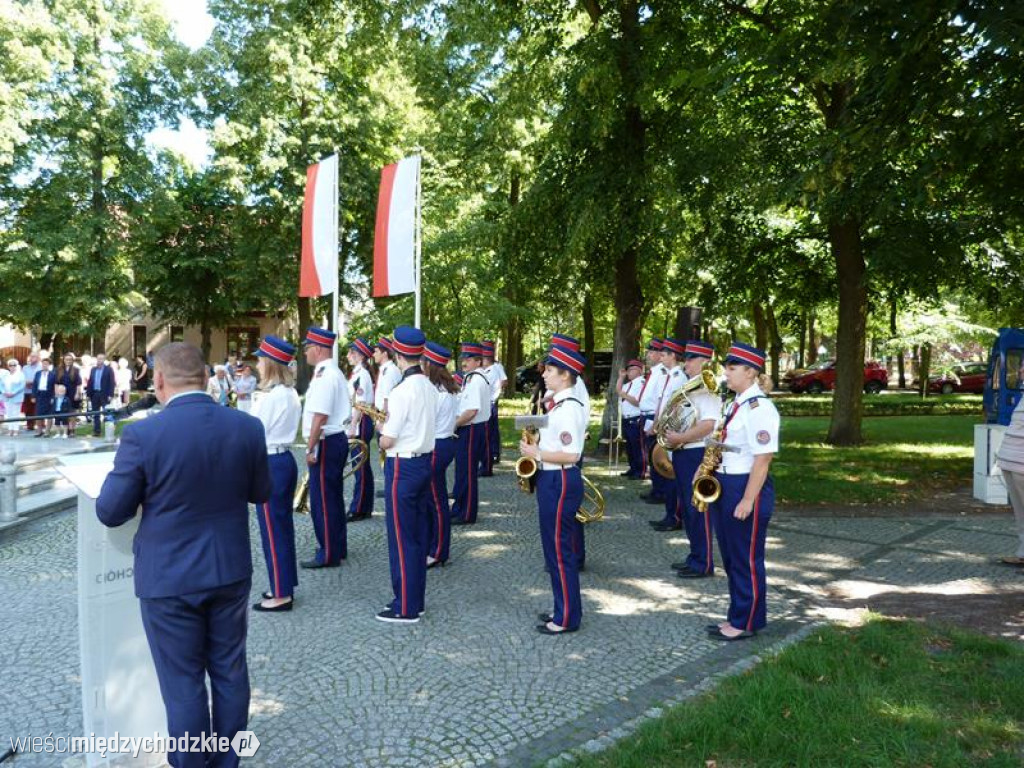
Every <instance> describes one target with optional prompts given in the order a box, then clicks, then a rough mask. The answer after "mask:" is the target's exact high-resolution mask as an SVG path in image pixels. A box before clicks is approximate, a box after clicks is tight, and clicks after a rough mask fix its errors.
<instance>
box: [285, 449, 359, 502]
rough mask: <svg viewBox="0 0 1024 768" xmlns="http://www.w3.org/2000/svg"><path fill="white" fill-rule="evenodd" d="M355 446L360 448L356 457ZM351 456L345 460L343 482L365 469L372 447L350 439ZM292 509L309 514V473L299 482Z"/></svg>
mask: <svg viewBox="0 0 1024 768" xmlns="http://www.w3.org/2000/svg"><path fill="white" fill-rule="evenodd" d="M353 445H356V446H358V447H359V453H357V454H356V455H355V456H353V455H352V452H351V448H352V446H353ZM348 447H349V455H348V458H347V459H346V460H345V473H344V474H343V475H342V480H348V479H349V478H350V477H352V475H354V474H355V473H356V472H358V471H359V470H360V469H362V468H363V464H365V463H366V461H367V459H369V458H370V446H368V445H367V444H366V441H365V440H360V439H359V438H358V437H352V438H349V441H348ZM292 509H293V511H294V512H295V514H297V515H308V514H309V472H308V471H307V472H306V473H305V474H303V476H302V479H301V480H300V481H299V484H298V486H297V487H296V489H295V500H294V501H293V503H292Z"/></svg>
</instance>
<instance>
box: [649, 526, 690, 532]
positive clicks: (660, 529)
mask: <svg viewBox="0 0 1024 768" xmlns="http://www.w3.org/2000/svg"><path fill="white" fill-rule="evenodd" d="M682 529H683V526H681V525H655V526H654V530H656V531H657V532H658V533H668V532H669V531H681V530H682Z"/></svg>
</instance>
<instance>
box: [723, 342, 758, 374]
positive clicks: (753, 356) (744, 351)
mask: <svg viewBox="0 0 1024 768" xmlns="http://www.w3.org/2000/svg"><path fill="white" fill-rule="evenodd" d="M764 360H765V354H764V350H763V349H758V348H757V347H752V346H750V345H749V344H744V343H743V342H741V341H734V342H733V343H732V346H731V347H729V353H728V354H727V355H726V356H725V363H726V365H728V364H729V363H739V364H740V365H749V366H750V367H751V368H757V369H758V370H763V369H764Z"/></svg>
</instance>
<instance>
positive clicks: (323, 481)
mask: <svg viewBox="0 0 1024 768" xmlns="http://www.w3.org/2000/svg"><path fill="white" fill-rule="evenodd" d="M326 452H327V445H326V444H325V442H324V439H323V438H322V437H321V438H320V454H319V456H318V460H319V462H320V510H321V514H322V515H323V517H324V519H323V526H324V562H325V563H329V562H331V535H330V530H331V529H330V528H328V527H327V477H326V476H325V474H324V470H325V469H326V467H327V457H326V456H325V455H324V454H325V453H326Z"/></svg>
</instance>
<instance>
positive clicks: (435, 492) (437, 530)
mask: <svg viewBox="0 0 1024 768" xmlns="http://www.w3.org/2000/svg"><path fill="white" fill-rule="evenodd" d="M457 447H458V446H457V444H456V440H455V438H451V437H449V438H445V439H443V440H436V441H434V455H433V458H432V459H431V462H430V478H431V479H430V509H431V513H430V548H429V549H428V551H427V554H428V555H429V556H430V557H432V558H434V559H435V560H440V561H441V562H442V563H444V562H447V561H448V553H449V549H450V547H451V542H452V521H451V508H450V507H449V506H448V465H449V464H451V463H452V461H453V460H454V459H455V449H456V448H457Z"/></svg>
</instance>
